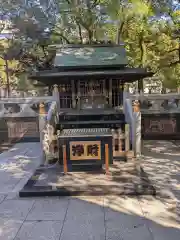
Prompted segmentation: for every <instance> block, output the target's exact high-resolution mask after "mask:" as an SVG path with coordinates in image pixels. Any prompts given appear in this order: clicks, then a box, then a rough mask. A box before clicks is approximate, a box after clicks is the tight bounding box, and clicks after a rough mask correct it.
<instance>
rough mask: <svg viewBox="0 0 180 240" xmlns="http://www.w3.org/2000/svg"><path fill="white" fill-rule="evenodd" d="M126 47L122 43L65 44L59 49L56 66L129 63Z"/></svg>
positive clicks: (55, 61)
mask: <svg viewBox="0 0 180 240" xmlns="http://www.w3.org/2000/svg"><path fill="white" fill-rule="evenodd" d="M127 64H128V62H127V58H126V52H125V48H124V46H122V45H119V46H117V45H104V46H103V45H101V46H100V45H94V46H88V45H78V46H73V45H71V46H65V47H61V48H60V50H58V51H57V53H56V57H55V59H54V66H57V67H81V66H113V65H114V66H115V65H116V66H117V65H127Z"/></svg>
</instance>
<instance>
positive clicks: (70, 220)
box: [0, 142, 180, 240]
mask: <svg viewBox="0 0 180 240" xmlns="http://www.w3.org/2000/svg"><path fill="white" fill-rule="evenodd" d="M148 144H152V143H149V142H146V143H145V148H146V149H145V150H144V153H145V154H144V155H145V156H144V160H143V161H142V165H143V166H144V167H145V170H147V172H148V174H149V176H150V177H151V178H152V181H154V182H155V183H156V185H157V187H159V184H160V183H159V182H162V179H164V183H162V184H161V187H162V186H163V184H165V183H166V187H165V186H164V189H165V190H166V189H168V190H169V191H170V190H172V188H171V186H172V185H173V186H174V185H175V186H176V185H177V186H178V184H179V183H178V179H179V178H178V172H177V170H178V167H179V162H178V149H177V148H176V151H175V150H174V154H175V152H176V154H177V155H176V157H174V160H175V161H176V167H175V166H174V167H173V166H170V165H168V170H169V171H170V173H171V174H169V175H168V176H169V177H167V178H165V177H164V175H163V174H164V173H163V171H164V169H163V166H160V164H164V162H163V160H162V161H160V160H159V161H154V162H153V163H152V164H151V166H149V168H148V166H147V161H148V160H147V159H149V162H151V161H150V159H151V157H152V156H150V155H151V154H154V153H153V152H150V153H148V152H147V149H148V148H149V146H148ZM164 144H167V143H164V142H162V143H161V142H160V143H159V145H160V146H159V147H163V145H164ZM154 146H157V143H155V145H154ZM166 147H167V146H166ZM173 147H174V146H173V145H172V148H173ZM151 148H152V149H153V146H152V145H151ZM168 149H170V147H169V148H168ZM174 149H175V147H174ZM161 151H162V152H163V150H161ZM168 151H170V150H168ZM168 151H167V152H168ZM40 154H41V152H40V146H39V144H38V143H29V144H24V145H23V144H17V145H16V146H14V148H13V149H11V151H8V152H6V153H5V152H4V153H2V154H1V155H0V240H24V239H26V240H71V239H72V240H76V239H77V240H81V239H82V240H132V239H133V240H136V239H137V240H145V239H147V240H169V239H173V240H178V239H179V236H180V219H179V215H178V214H179V212H178V208H177V206H176V207H174V205H173V206H172V205H171V204H169V202H171V201H172V200H173V201H176V204H178V194H177V189H175V188H173V191H174V192H173V191H172V194H173V195H171V197H169V198H168V199H170V200H169V202H168V203H167V201H166V200H167V196H166V198H165V197H164V195H163V194H162V195H159V196H160V197H159V196H158V197H156V198H154V197H148V196H144V197H138V198H136V197H125V196H124V197H123V196H121V197H117V196H98V197H87V196H86V197H85V196H84V197H74V198H72V197H68V198H58V197H56V198H29V199H24V198H23V199H19V197H18V195H17V193H18V191H19V190H20V189H21V188H22V186H23V185H24V184H25V182H26V181H27V179H28V177H29V176H30V175H31V174H32V172H33V171H34V169H35V168H36V167H37V166H38V165H39V164H40ZM159 154H161V153H159ZM158 156H159V155H158ZM155 157H157V156H155ZM163 157H164V156H161V158H160V157H159V159H165V158H163ZM168 158H169V161H168V164H173V163H172V160H171V159H172V158H173V157H171V155H168ZM156 160H157V159H156ZM170 160H171V162H170ZM174 164H175V163H174ZM157 167H158V169H159V170H158V172H157V173H156V174H155V175H156V176H158V177H160V176H161V178H162V179H161V180H160V179H159V178H157V179H158V180H157V179H156V178H155V176H154V175H151V174H152V173H151V172H152V171H155V169H157ZM153 168H154V170H153ZM148 169H149V170H148ZM161 169H162V171H161ZM171 171H172V172H171ZM174 171H175V172H174ZM172 173H174V175H177V177H176V181H175V183H174V180H173V179H172V180H171V181H170V178H171V176H172ZM175 173H176V174H175ZM174 175H173V176H174ZM167 183H168V186H167ZM164 189H162V190H163V191H165V190H164ZM174 189H175V190H174ZM168 193H169V192H168ZM175 210H176V211H175Z"/></svg>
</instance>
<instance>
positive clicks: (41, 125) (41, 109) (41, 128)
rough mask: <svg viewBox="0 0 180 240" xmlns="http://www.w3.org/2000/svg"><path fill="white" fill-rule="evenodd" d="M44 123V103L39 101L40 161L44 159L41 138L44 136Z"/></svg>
mask: <svg viewBox="0 0 180 240" xmlns="http://www.w3.org/2000/svg"><path fill="white" fill-rule="evenodd" d="M45 125H46V110H45V104H44V103H40V104H39V136H40V145H41V151H42V161H45V156H44V149H43V148H44V146H43V138H44V129H45Z"/></svg>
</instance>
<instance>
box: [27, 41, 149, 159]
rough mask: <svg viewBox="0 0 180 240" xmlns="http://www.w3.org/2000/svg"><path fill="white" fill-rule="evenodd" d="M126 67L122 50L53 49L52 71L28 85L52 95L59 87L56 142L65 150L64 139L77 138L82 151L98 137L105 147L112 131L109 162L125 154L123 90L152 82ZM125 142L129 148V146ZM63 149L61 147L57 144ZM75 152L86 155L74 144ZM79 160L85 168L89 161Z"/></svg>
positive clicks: (98, 47) (144, 73)
mask: <svg viewBox="0 0 180 240" xmlns="http://www.w3.org/2000/svg"><path fill="white" fill-rule="evenodd" d="M127 65H128V61H127V57H126V52H125V48H124V46H123V45H112V44H107V45H105V44H104V45H98V44H97V45H66V46H61V47H60V48H59V49H57V51H56V56H55V58H54V63H53V67H52V68H51V69H48V70H47V69H45V70H43V71H42V70H41V71H37V72H34V73H32V75H31V78H32V79H34V80H37V81H39V82H41V83H43V84H44V85H46V86H49V89H53V85H56V86H57V87H58V92H59V96H58V99H57V101H58V108H59V124H57V126H56V130H60V132H61V134H60V137H59V139H66V140H63V141H62V142H65V141H66V145H68V144H69V145H68V146H70V143H69V142H68V141H67V136H69V139H72V136H74V138H75V139H76V141H77V136H79V139H81V140H78V141H80V142H81V143H82V145H83V144H84V143H83V142H84V141H85V140H84V139H86V141H87V135H88V136H90V139H91V137H92V135H93V137H92V139H93V140H92V139H91V142H93V141H95V142H96V140H97V138H98V136H99V139H100V142H101V143H104V142H105V140H103V139H105V138H106V137H107V139H109V138H108V136H110V135H109V134H110V133H109V132H108V131H110V132H112V134H111V137H112V136H113V139H112V142H113V157H114V156H117V154H115V151H116V152H118V154H119V152H122V151H124V152H127V151H128V150H127V149H126V147H125V139H124V141H123V143H122V135H121V133H123V134H124V132H125V128H126V127H125V125H126V121H125V116H124V113H123V110H122V105H123V89H124V84H125V83H131V82H134V81H136V80H139V79H143V78H145V77H150V76H152V74H153V73H152V72H147V71H146V70H145V69H142V68H129V67H128V66H127ZM80 129H81V130H80ZM63 132H64V133H63ZM82 135H83V136H82ZM107 135H108V136H107ZM116 138H117V139H118V140H117V139H116ZM60 141H61V140H60ZM78 141H77V142H78ZM108 141H110V140H108ZM128 141H129V140H128ZM128 141H126V142H127V145H128V146H130V145H131V144H130V143H128ZM98 144H100V143H98ZM98 144H97V145H98ZM61 145H63V143H62V144H61V143H59V146H61ZM100 145H101V146H105V145H103V144H100ZM110 145H111V148H112V144H109V146H110ZM77 147H78V148H79V147H81V148H80V149H84V148H85V145H84V146H80V145H79V144H78V143H77ZM115 147H116V149H115ZM59 148H60V147H59ZM69 148H70V147H67V149H69ZM73 148H74V145H73ZM128 148H129V147H128ZM80 149H79V150H78V151H80ZM103 149H104V147H102V150H101V152H102V153H104V150H103ZM125 149H126V150H125ZM68 151H71V150H68ZM111 152H112V151H111ZM78 154H79V153H78ZM78 156H79V155H78ZM102 156H103V155H102ZM118 156H119V155H118ZM82 158H84V159H86V162H87V156H86V157H84V155H83V157H81V158H79V159H80V160H82ZM111 159H112V158H111ZM72 160H74V158H73V157H72ZM76 160H77V159H76ZM76 163H77V161H76Z"/></svg>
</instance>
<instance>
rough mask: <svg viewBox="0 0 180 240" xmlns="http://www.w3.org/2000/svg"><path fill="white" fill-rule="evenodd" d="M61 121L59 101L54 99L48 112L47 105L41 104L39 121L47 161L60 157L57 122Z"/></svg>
mask: <svg viewBox="0 0 180 240" xmlns="http://www.w3.org/2000/svg"><path fill="white" fill-rule="evenodd" d="M58 121H59V112H58V106H57V102H56V101H53V102H52V103H51V105H50V107H49V110H48V112H47V113H46V112H45V105H44V104H41V105H40V114H39V123H40V132H41V137H40V138H41V143H42V148H43V152H44V156H45V161H46V163H47V162H51V161H52V160H54V159H57V158H58V146H57V132H56V124H57V123H58Z"/></svg>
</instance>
